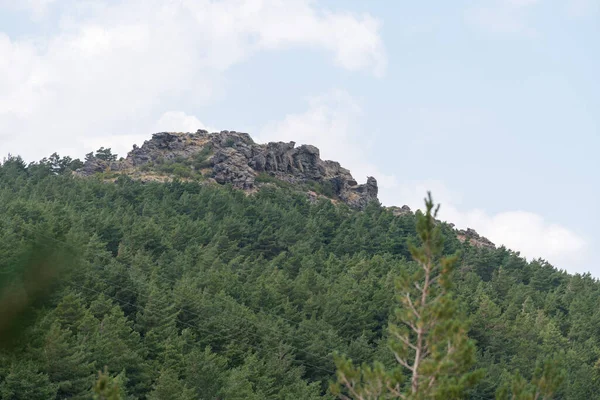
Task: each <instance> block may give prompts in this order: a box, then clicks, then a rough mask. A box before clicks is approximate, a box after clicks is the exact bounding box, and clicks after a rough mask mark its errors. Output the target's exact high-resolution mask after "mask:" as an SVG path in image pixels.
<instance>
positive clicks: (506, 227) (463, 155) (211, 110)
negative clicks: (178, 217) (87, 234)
mask: <svg viewBox="0 0 600 400" xmlns="http://www.w3.org/2000/svg"><path fill="white" fill-rule="evenodd" d="M598 71H600V0H481V1H463V0H457V1H451V2H450V1H434V2H417V1H411V2H409V1H388V0H362V1H361V0H337V1H336V0H324V1H311V0H247V1H244V0H223V1H207V0H143V1H142V0H123V1H100V0H20V1H14V0H0V155H1V156H4V155H7V154H8V153H12V154H20V155H22V156H23V157H24V158H25V159H26V160H27V161H33V160H38V159H40V158H41V157H44V156H47V155H49V154H51V153H52V152H54V151H58V152H59V154H61V155H71V156H77V157H83V155H84V154H85V153H87V152H89V151H92V150H95V149H97V148H98V147H100V146H105V147H112V148H113V150H116V151H117V152H118V153H119V154H121V155H125V153H126V152H127V151H128V150H130V149H131V146H132V145H133V144H134V143H137V144H138V145H141V144H142V143H143V141H144V140H145V139H148V138H149V137H150V134H151V133H153V132H158V131H164V130H167V131H195V130H197V129H199V128H208V129H211V130H222V129H228V130H237V131H245V132H249V133H251V134H252V135H253V136H254V137H255V138H256V139H257V140H258V141H269V140H283V141H287V140H294V141H295V142H297V143H299V144H300V143H310V144H314V145H316V146H318V147H319V148H320V149H321V154H322V156H323V157H324V158H329V159H334V160H338V161H340V162H341V163H342V165H344V166H346V167H348V168H349V169H351V171H352V172H353V174H354V176H355V177H356V178H357V179H358V180H359V181H364V180H365V179H366V176H367V175H374V176H375V177H376V178H377V179H378V181H379V184H380V198H381V200H382V202H383V203H384V204H385V205H403V204H408V205H409V206H411V207H413V208H415V207H418V206H419V205H420V204H421V202H422V200H421V199H422V198H423V196H424V194H425V192H426V190H432V191H433V194H434V198H435V199H436V200H438V201H441V202H442V217H443V218H444V219H446V220H449V221H451V222H454V223H455V224H456V225H457V226H458V227H467V226H469V227H473V228H475V229H476V230H478V231H479V232H480V233H481V234H483V235H485V236H487V237H488V238H490V239H491V240H492V241H494V242H495V243H497V244H505V245H507V246H508V247H510V248H512V249H514V250H518V251H520V252H521V254H523V255H525V256H526V257H527V258H528V259H531V258H537V257H542V258H544V259H546V260H548V261H550V262H551V263H553V264H554V265H555V266H557V267H558V268H561V269H566V270H567V271H569V272H587V271H590V272H592V274H593V275H595V276H597V277H600V262H599V261H598V260H599V259H600V250H599V249H600V233H599V232H600V230H599V229H598V227H597V225H598V221H599V217H600V212H599V211H598V206H599V205H600V201H599V200H600V161H599V159H600V157H599V154H598V153H599V151H600V79H599V78H598Z"/></svg>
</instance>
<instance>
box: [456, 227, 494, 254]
mask: <svg viewBox="0 0 600 400" xmlns="http://www.w3.org/2000/svg"><path fill="white" fill-rule="evenodd" d="M456 237H457V238H458V240H460V241H461V242H466V241H469V243H470V244H471V245H472V246H476V247H485V248H488V249H495V248H496V245H495V244H494V243H492V242H491V241H490V240H489V239H488V238H486V237H483V236H481V235H480V234H479V233H477V231H475V229H471V228H467V229H466V230H464V229H459V230H457V231H456Z"/></svg>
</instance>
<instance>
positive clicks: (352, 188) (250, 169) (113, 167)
mask: <svg viewBox="0 0 600 400" xmlns="http://www.w3.org/2000/svg"><path fill="white" fill-rule="evenodd" d="M199 158H202V160H200V161H199V162H197V163H195V164H192V165H188V166H187V168H190V169H191V170H196V171H200V170H202V171H203V174H204V175H203V176H205V177H208V179H210V180H214V181H215V182H217V183H220V184H226V183H231V184H232V185H233V186H234V187H236V188H239V189H244V190H253V189H255V188H257V187H260V186H261V185H262V184H264V183H263V182H262V181H264V176H265V175H269V176H270V177H272V178H274V179H277V180H279V181H283V182H287V183H290V184H293V185H302V184H310V183H316V184H319V185H323V186H324V187H326V188H327V189H328V190H327V193H328V194H329V195H330V196H331V197H333V198H336V199H339V200H341V201H343V202H345V203H346V204H348V205H349V206H351V207H354V208H358V209H362V208H364V207H365V206H366V205H367V204H368V202H369V201H371V200H377V191H378V190H377V181H376V180H375V178H373V177H368V178H367V182H366V183H365V184H360V185H359V184H358V182H357V181H356V180H355V179H354V178H353V177H352V175H351V174H350V171H348V170H347V169H345V168H343V167H342V166H341V165H340V164H339V163H337V162H335V161H326V160H321V158H320V155H319V149H317V148H316V147H314V146H311V145H302V146H299V147H296V146H295V143H294V142H289V143H284V142H270V143H267V144H257V143H254V141H253V140H252V138H251V137H250V135H248V134H247V133H241V132H234V131H231V132H230V131H222V132H218V133H208V132H206V131H202V130H199V131H198V132H196V133H168V132H161V133H155V134H154V135H152V138H151V139H150V140H147V141H146V142H144V144H143V145H142V146H141V147H137V146H134V148H133V150H132V151H130V152H129V154H128V155H127V157H126V158H125V159H122V160H119V161H107V160H103V159H99V158H97V157H94V158H90V159H88V160H87V161H86V162H85V165H84V166H83V168H81V169H80V170H78V171H77V174H78V175H81V176H89V175H93V174H95V173H98V172H105V171H111V172H121V173H126V174H128V175H131V176H133V177H136V176H137V177H141V174H140V173H139V171H142V170H146V171H147V170H152V169H153V168H154V166H156V165H157V164H163V163H165V162H174V161H176V160H197V161H198V159H199ZM188 164H189V163H188ZM261 176H262V177H263V179H262V180H261V179H260V177H261ZM257 177H258V178H259V179H257Z"/></svg>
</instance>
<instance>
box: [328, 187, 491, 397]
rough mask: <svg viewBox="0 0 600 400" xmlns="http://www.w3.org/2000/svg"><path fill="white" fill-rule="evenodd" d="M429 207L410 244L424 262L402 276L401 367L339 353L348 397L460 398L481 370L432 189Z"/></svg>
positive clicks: (395, 334)
mask: <svg viewBox="0 0 600 400" xmlns="http://www.w3.org/2000/svg"><path fill="white" fill-rule="evenodd" d="M425 209H426V211H425V214H424V215H423V214H422V213H419V214H418V215H417V234H418V237H419V239H420V241H421V246H420V247H417V246H415V245H411V247H410V251H411V254H412V257H413V259H414V260H415V262H416V263H417V265H418V268H417V270H416V271H415V272H414V273H412V274H410V275H406V276H404V277H403V278H401V279H399V280H398V282H397V295H396V297H397V300H398V301H399V302H400V304H401V307H400V308H398V309H397V310H396V313H395V317H396V321H397V324H391V325H390V349H391V351H392V352H393V354H394V358H395V360H396V362H397V363H398V364H399V367H397V368H395V369H392V370H387V371H386V370H385V368H384V366H383V365H382V364H380V363H377V364H376V365H375V366H374V367H373V368H371V367H368V366H363V367H362V368H360V367H354V366H353V364H352V362H351V361H349V360H347V359H345V358H339V359H337V362H336V363H337V366H338V372H337V378H338V382H337V384H336V385H333V386H332V389H333V391H334V393H337V394H339V395H340V396H341V397H342V398H354V399H360V400H366V399H377V398H380V397H385V398H401V399H460V398H462V396H463V395H464V392H465V390H466V389H467V388H469V387H470V386H472V385H473V384H474V383H475V381H476V379H477V378H478V377H479V376H480V375H481V374H480V373H476V372H472V371H469V369H470V368H471V366H472V365H473V363H474V362H475V346H474V343H473V342H472V341H470V340H469V339H468V337H467V334H466V332H467V329H466V323H465V319H464V317H462V316H461V314H460V313H459V312H458V311H457V304H456V301H455V300H454V298H453V297H452V294H451V293H450V292H449V290H450V288H451V276H452V272H453V270H454V266H455V264H456V262H457V256H456V255H454V256H451V257H441V255H442V249H443V239H442V236H441V231H440V226H439V225H438V224H437V223H436V220H435V218H436V216H437V212H438V210H439V206H438V207H437V208H435V210H434V203H433V200H432V199H431V194H429V197H428V198H427V199H426V200H425Z"/></svg>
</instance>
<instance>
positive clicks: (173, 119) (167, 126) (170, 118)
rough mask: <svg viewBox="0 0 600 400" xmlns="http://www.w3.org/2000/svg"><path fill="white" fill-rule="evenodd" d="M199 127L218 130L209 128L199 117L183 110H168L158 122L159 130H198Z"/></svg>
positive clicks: (157, 128) (212, 129)
mask: <svg viewBox="0 0 600 400" xmlns="http://www.w3.org/2000/svg"><path fill="white" fill-rule="evenodd" d="M198 129H204V130H207V131H209V132H216V131H217V130H216V129H214V128H207V127H206V125H204V124H203V123H202V122H200V120H199V119H198V118H196V117H194V116H193V115H187V114H186V113H184V112H183V111H167V112H166V113H164V114H163V115H162V116H161V117H160V119H159V120H158V122H157V123H156V131H157V132H158V131H160V132H196V131H197V130H198Z"/></svg>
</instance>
